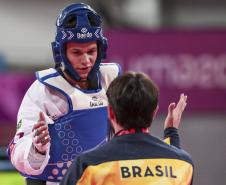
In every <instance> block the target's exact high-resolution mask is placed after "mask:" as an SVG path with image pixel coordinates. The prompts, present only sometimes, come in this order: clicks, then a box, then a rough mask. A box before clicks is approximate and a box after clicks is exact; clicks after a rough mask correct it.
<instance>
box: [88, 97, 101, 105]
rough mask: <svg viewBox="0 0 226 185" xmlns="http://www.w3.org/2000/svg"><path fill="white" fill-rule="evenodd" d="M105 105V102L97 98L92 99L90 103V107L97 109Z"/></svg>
mask: <svg viewBox="0 0 226 185" xmlns="http://www.w3.org/2000/svg"><path fill="white" fill-rule="evenodd" d="M102 105H104V102H103V100H101V99H99V98H98V97H96V96H93V97H92V100H91V101H90V107H97V106H102Z"/></svg>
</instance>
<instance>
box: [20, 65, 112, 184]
mask: <svg viewBox="0 0 226 185" xmlns="http://www.w3.org/2000/svg"><path fill="white" fill-rule="evenodd" d="M45 73H48V75H44V77H38V79H39V81H40V82H42V83H43V84H45V85H47V86H49V87H51V88H54V89H56V90H57V91H59V92H60V93H62V94H63V95H65V97H66V98H67V100H68V104H69V113H68V114H66V115H64V116H63V117H61V118H59V119H57V120H56V121H55V122H54V124H49V125H48V126H49V133H50V137H51V146H50V160H49V163H48V165H47V166H46V168H45V169H44V171H43V173H42V174H40V175H36V176H29V175H26V174H23V175H24V176H26V177H29V178H33V179H42V180H46V181H52V182H59V181H60V180H61V179H62V178H63V176H64V174H65V173H66V171H67V169H68V167H69V166H70V165H71V163H72V160H73V159H74V158H75V157H76V156H77V155H79V154H81V153H83V152H86V151H89V150H93V149H95V148H96V147H98V146H100V145H102V144H104V143H105V142H106V136H107V127H108V123H107V98H106V95H105V93H106V91H105V89H104V88H101V89H100V90H98V91H94V92H93V91H92V92H90V91H87V92H83V91H81V90H79V89H76V88H72V87H71V86H70V85H69V84H68V83H67V82H63V81H65V80H64V79H63V78H62V77H61V76H60V75H59V73H58V72H56V71H55V70H54V69H51V70H49V71H47V72H45ZM69 86H70V87H69ZM62 87H63V88H62Z"/></svg>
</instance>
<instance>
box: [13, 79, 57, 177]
mask: <svg viewBox="0 0 226 185" xmlns="http://www.w3.org/2000/svg"><path fill="white" fill-rule="evenodd" d="M47 98H48V97H47V96H46V87H45V86H44V85H43V84H41V83H40V82H38V81H35V82H34V83H33V84H32V85H31V87H30V88H29V89H28V91H27V93H26V94H25V96H24V98H23V101H22V103H21V106H20V109H19V112H18V115H17V132H16V135H15V137H14V142H13V148H12V150H11V154H10V157H11V162H12V164H13V165H14V166H15V168H16V169H18V170H19V171H20V172H22V173H26V174H29V175H38V174H41V173H42V172H43V170H44V168H45V167H46V165H47V164H48V160H49V158H50V156H49V148H48V151H47V152H46V155H40V154H38V153H36V152H35V151H34V148H33V145H32V135H31V134H32V128H33V125H34V124H35V123H37V121H38V119H39V112H43V113H44V115H45V119H46V122H47V123H48V124H51V123H53V121H52V120H51V119H50V118H49V117H48V116H47V115H46V110H45V106H44V104H43V102H45V101H47V100H46V99H47Z"/></svg>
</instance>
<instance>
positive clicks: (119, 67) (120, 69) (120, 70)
mask: <svg viewBox="0 0 226 185" xmlns="http://www.w3.org/2000/svg"><path fill="white" fill-rule="evenodd" d="M115 64H116V65H117V66H118V76H120V75H121V74H122V67H121V66H120V65H119V64H118V63H115Z"/></svg>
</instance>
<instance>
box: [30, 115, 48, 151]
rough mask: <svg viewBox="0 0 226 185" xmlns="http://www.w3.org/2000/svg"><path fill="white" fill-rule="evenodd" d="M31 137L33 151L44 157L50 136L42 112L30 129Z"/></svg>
mask: <svg viewBox="0 0 226 185" xmlns="http://www.w3.org/2000/svg"><path fill="white" fill-rule="evenodd" d="M32 137H33V138H32V140H33V145H34V147H35V150H36V151H37V152H38V153H40V154H43V155H45V153H46V151H47V149H48V147H49V144H50V135H49V131H48V125H47V123H46V120H45V117H44V114H43V112H40V113H39V120H38V122H37V123H36V124H35V125H34V127H33V129H32Z"/></svg>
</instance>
